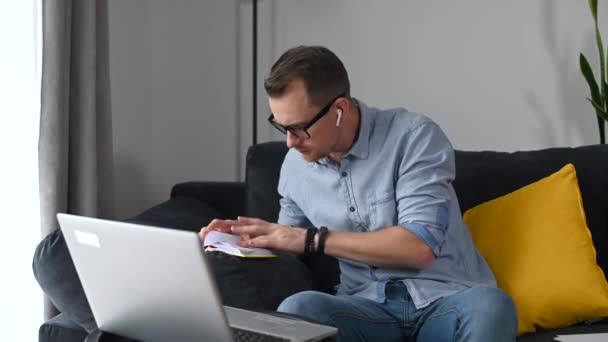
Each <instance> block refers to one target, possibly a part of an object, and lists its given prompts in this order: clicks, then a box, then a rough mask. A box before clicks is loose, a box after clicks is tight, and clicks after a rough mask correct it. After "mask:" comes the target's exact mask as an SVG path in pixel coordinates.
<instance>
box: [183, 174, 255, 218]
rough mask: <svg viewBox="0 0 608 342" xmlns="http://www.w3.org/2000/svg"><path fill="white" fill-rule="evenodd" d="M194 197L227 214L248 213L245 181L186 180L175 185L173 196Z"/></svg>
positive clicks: (229, 215) (232, 216)
mask: <svg viewBox="0 0 608 342" xmlns="http://www.w3.org/2000/svg"><path fill="white" fill-rule="evenodd" d="M176 197H193V198H196V199H198V200H199V201H201V202H204V203H208V204H209V205H211V206H212V207H214V208H216V209H217V210H219V211H220V212H221V213H224V214H225V215H226V217H225V218H236V217H237V216H239V215H240V216H242V215H246V214H247V210H246V207H245V183H244V182H185V183H179V184H176V185H174V186H173V188H172V189H171V198H176Z"/></svg>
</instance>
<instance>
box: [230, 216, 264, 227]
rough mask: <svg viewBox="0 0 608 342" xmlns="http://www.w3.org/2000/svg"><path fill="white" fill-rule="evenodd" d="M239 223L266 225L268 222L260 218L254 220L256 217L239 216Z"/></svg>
mask: <svg viewBox="0 0 608 342" xmlns="http://www.w3.org/2000/svg"><path fill="white" fill-rule="evenodd" d="M237 221H238V222H240V223H243V224H248V225H251V224H266V223H268V222H266V221H264V220H262V219H259V218H254V217H247V216H239V217H237Z"/></svg>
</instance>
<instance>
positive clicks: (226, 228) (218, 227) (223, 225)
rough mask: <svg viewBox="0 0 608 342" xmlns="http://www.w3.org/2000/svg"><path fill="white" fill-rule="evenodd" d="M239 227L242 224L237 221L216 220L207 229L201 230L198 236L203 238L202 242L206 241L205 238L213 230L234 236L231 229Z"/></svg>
mask: <svg viewBox="0 0 608 342" xmlns="http://www.w3.org/2000/svg"><path fill="white" fill-rule="evenodd" d="M238 225H241V223H239V221H237V220H220V219H214V220H213V221H211V222H209V224H208V225H207V226H206V227H203V228H201V231H200V232H198V236H199V237H200V238H201V241H205V236H207V233H208V232H210V231H212V230H214V231H217V232H222V233H227V234H232V232H231V230H230V227H232V226H238Z"/></svg>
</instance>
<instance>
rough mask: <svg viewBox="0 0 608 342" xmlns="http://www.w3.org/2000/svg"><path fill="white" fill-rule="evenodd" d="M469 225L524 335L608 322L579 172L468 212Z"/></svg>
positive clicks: (605, 286) (570, 170)
mask: <svg viewBox="0 0 608 342" xmlns="http://www.w3.org/2000/svg"><path fill="white" fill-rule="evenodd" d="M464 220H465V222H466V223H467V225H468V227H469V229H470V230H471V235H472V236H473V240H474V241H475V245H476V246H477V248H479V251H480V252H481V254H482V255H483V256H484V257H485V259H486V260H487V262H488V264H489V265H490V267H491V268H492V271H493V272H494V274H495V276H496V280H497V282H498V286H499V287H500V288H502V289H503V290H505V291H506V292H507V293H509V294H510V295H511V297H512V298H513V301H514V302H515V306H516V307H517V315H518V319H519V324H518V325H519V331H518V332H519V334H522V333H529V332H534V331H536V329H537V328H539V327H540V328H545V329H549V328H559V327H564V326H569V325H572V324H575V323H578V322H581V321H584V320H589V319H595V318H598V317H606V316H608V283H607V282H606V278H605V277H604V273H603V272H602V270H601V268H600V267H598V266H597V264H596V253H595V248H594V246H593V242H592V240H591V235H590V233H589V229H588V228H587V226H586V220H585V212H584V210H583V206H582V201H581V195H580V191H579V188H578V183H577V178H576V171H575V169H574V166H573V165H572V164H568V165H566V166H565V167H563V168H562V169H561V170H560V171H558V172H556V173H554V174H552V175H550V176H548V177H546V178H543V179H541V180H539V181H537V182H535V183H533V184H530V185H527V186H525V187H523V188H521V189H518V190H516V191H514V192H512V193H510V194H507V195H505V196H502V197H499V198H497V199H494V200H491V201H488V202H485V203H482V204H480V205H478V206H476V207H474V208H472V209H469V210H467V212H466V213H465V214H464Z"/></svg>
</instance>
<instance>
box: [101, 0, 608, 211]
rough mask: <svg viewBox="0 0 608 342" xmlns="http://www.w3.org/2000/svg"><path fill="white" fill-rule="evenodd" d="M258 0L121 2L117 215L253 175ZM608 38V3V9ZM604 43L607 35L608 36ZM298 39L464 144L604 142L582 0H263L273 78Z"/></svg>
mask: <svg viewBox="0 0 608 342" xmlns="http://www.w3.org/2000/svg"><path fill="white" fill-rule="evenodd" d="M250 11H251V2H250V1H248V0H227V1H219V0H217V1H216V0H206V1H197V0H190V1H187V0H179V1H171V2H164V1H161V0H129V1H124V0H123V1H120V0H113V1H110V21H111V22H110V24H111V28H110V33H111V41H110V45H111V49H112V51H111V62H112V65H111V66H112V95H113V111H114V135H115V136H114V142H115V146H114V148H115V157H116V168H115V170H116V175H115V176H116V186H117V194H116V196H117V201H116V202H117V214H118V216H119V217H124V216H128V215H133V214H136V213H138V212H139V211H140V210H141V209H144V208H147V207H149V206H150V205H152V204H154V203H158V202H160V201H162V200H164V199H166V198H167V196H168V192H169V189H170V187H171V185H172V184H174V183H176V182H178V181H184V180H194V179H198V180H235V179H241V178H242V176H243V172H242V170H243V167H244V165H243V161H244V155H245V150H246V148H247V146H248V145H249V144H250V142H251V135H250V131H251V129H250V125H251V119H250V115H251V95H250V92H251V76H250V72H251V69H250V63H251V62H250V54H251V30H250V25H251V18H250V13H251V12H250ZM599 17H600V20H601V21H602V24H601V27H602V28H603V32H604V33H605V34H604V36H605V38H608V25H607V23H606V22H607V21H608V20H606V19H608V6H606V4H604V3H600V13H599ZM604 41H606V39H604ZM299 44H320V45H326V46H328V47H330V48H331V49H332V50H334V51H335V52H336V53H337V54H338V55H339V56H340V57H341V58H342V60H343V61H344V63H345V65H346V67H347V69H348V70H349V73H350V77H351V83H352V88H353V89H352V90H353V95H355V96H357V97H359V98H360V99H362V100H364V101H365V102H367V103H368V104H369V105H373V106H378V107H393V106H405V107H407V108H409V109H410V110H416V111H421V112H424V113H426V114H428V115H429V116H431V117H432V118H434V119H435V120H436V121H437V122H438V123H439V124H440V125H441V126H442V127H443V128H444V130H445V131H446V132H447V134H448V135H449V137H450V138H451V139H452V142H453V143H454V145H455V147H456V148H459V149H469V150H484V149H488V150H504V151H512V150H524V149H537V148H545V147H552V146H575V145H582V144H592V143H596V142H597V141H598V134H597V127H596V121H595V118H594V116H593V112H592V110H591V106H590V105H589V104H588V103H587V102H586V100H585V97H586V96H588V90H587V86H586V84H585V82H584V80H583V78H582V76H581V75H580V71H579V69H578V54H579V52H581V51H582V52H584V53H585V54H586V55H587V56H588V57H589V58H590V60H591V62H592V63H593V64H597V60H598V57H597V51H596V48H595V41H594V36H593V27H592V20H591V15H590V13H589V9H588V8H587V1H572V0H543V1H541V0H536V1H525V0H512V1H499V0H490V1H488V0H463V1H458V2H456V1H439V0H427V1H403V0H401V1H398V0H377V1H373V2H372V1H367V0H307V1H297V0H259V44H258V47H259V63H258V68H259V78H258V85H259V94H258V103H259V105H258V113H259V115H258V127H259V141H268V140H276V139H280V138H281V136H280V135H277V134H276V133H274V132H273V131H272V129H271V128H270V127H268V125H267V124H266V123H265V119H266V116H267V113H268V110H267V104H266V99H265V96H264V91H263V88H262V81H263V78H264V77H265V76H267V74H268V69H269V67H270V65H271V64H272V62H273V61H274V60H275V59H276V58H277V57H278V56H279V55H280V54H281V53H282V52H283V51H284V50H285V49H287V48H289V47H292V46H295V45H299Z"/></svg>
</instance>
